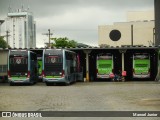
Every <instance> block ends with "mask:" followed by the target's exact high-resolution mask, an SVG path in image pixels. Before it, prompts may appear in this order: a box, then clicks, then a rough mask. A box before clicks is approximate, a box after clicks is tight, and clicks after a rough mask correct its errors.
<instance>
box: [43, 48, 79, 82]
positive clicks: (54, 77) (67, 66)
mask: <svg viewBox="0 0 160 120" xmlns="http://www.w3.org/2000/svg"><path fill="white" fill-rule="evenodd" d="M42 60H43V68H42V75H43V82H45V83H46V85H49V84H50V83H65V85H69V84H70V83H71V82H76V76H77V63H78V62H77V56H76V53H75V52H72V51H69V50H64V49H44V51H43V58H42Z"/></svg>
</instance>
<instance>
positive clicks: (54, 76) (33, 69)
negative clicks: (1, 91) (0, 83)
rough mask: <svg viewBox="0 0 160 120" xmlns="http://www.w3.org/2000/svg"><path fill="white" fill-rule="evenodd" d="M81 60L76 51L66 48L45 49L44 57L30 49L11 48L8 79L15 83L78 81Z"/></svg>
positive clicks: (11, 83)
mask: <svg viewBox="0 0 160 120" xmlns="http://www.w3.org/2000/svg"><path fill="white" fill-rule="evenodd" d="M78 67H80V65H79V60H78V57H77V54H76V53H75V52H72V51H69V50H64V49H54V50H51V49H45V50H44V51H43V56H42V57H37V55H36V53H34V52H32V51H29V50H10V51H9V56H8V80H9V83H10V85H13V84H15V83H29V84H34V83H36V82H37V80H38V79H42V80H43V82H45V83H46V85H49V84H50V83H65V84H66V85H69V84H70V83H71V82H76V78H77V76H78V72H79V71H78V70H79V68H78Z"/></svg>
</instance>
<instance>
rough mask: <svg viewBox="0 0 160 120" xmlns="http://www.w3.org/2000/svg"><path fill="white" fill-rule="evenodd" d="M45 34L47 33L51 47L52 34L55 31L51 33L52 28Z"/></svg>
mask: <svg viewBox="0 0 160 120" xmlns="http://www.w3.org/2000/svg"><path fill="white" fill-rule="evenodd" d="M43 35H47V36H48V39H49V47H51V42H50V41H51V35H53V33H51V30H50V29H48V33H44V34H43Z"/></svg>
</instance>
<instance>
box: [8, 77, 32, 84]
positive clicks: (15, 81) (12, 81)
mask: <svg viewBox="0 0 160 120" xmlns="http://www.w3.org/2000/svg"><path fill="white" fill-rule="evenodd" d="M8 80H9V83H30V80H29V78H28V79H18V80H15V79H10V78H8Z"/></svg>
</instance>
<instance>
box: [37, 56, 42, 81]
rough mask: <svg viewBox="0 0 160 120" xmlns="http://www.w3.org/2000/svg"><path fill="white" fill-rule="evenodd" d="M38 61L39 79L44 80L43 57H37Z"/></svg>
mask: <svg viewBox="0 0 160 120" xmlns="http://www.w3.org/2000/svg"><path fill="white" fill-rule="evenodd" d="M37 60H38V79H39V80H42V57H37Z"/></svg>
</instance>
